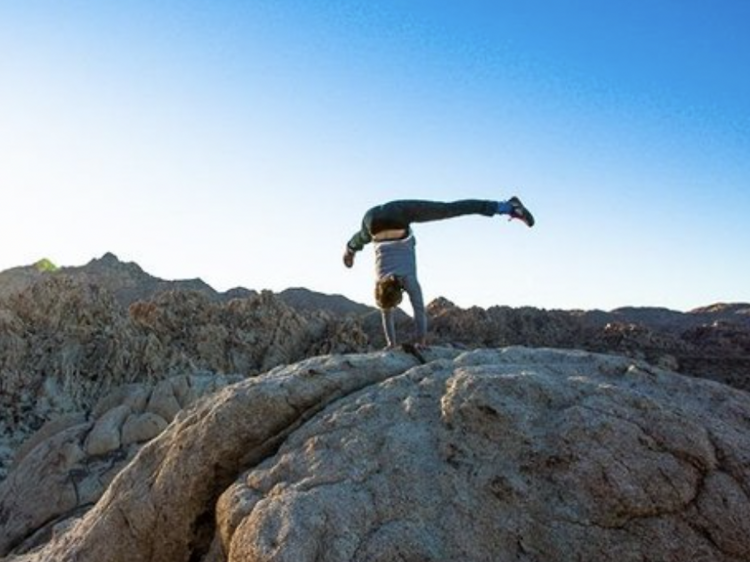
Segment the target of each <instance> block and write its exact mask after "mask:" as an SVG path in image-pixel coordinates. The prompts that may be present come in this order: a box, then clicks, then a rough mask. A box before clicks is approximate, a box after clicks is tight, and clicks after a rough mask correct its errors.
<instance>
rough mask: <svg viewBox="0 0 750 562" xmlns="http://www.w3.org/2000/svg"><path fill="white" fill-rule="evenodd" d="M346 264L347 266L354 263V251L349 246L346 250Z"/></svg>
mask: <svg viewBox="0 0 750 562" xmlns="http://www.w3.org/2000/svg"><path fill="white" fill-rule="evenodd" d="M344 265H345V266H346V267H352V266H353V265H354V252H352V251H351V250H350V249H349V248H347V249H346V252H344Z"/></svg>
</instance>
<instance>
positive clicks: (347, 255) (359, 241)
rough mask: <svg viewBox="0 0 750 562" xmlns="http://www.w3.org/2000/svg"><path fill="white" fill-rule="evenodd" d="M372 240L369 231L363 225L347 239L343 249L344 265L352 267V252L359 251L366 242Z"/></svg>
mask: <svg viewBox="0 0 750 562" xmlns="http://www.w3.org/2000/svg"><path fill="white" fill-rule="evenodd" d="M371 241H372V236H371V235H370V231H369V230H368V229H367V228H366V227H365V226H364V225H363V226H362V228H361V229H360V230H359V231H358V232H357V233H356V234H355V235H354V236H352V237H351V238H350V239H349V242H347V243H346V250H345V251H344V265H345V266H346V267H352V266H353V265H354V254H356V253H357V252H359V251H360V250H361V249H362V248H364V247H365V245H366V244H369V243H370V242H371Z"/></svg>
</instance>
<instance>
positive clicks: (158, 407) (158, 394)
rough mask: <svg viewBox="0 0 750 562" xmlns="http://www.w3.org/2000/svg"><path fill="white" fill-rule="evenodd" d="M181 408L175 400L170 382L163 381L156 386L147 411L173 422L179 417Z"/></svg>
mask: <svg viewBox="0 0 750 562" xmlns="http://www.w3.org/2000/svg"><path fill="white" fill-rule="evenodd" d="M180 408H181V406H180V403H179V402H178V401H177V398H175V395H174V390H173V389H172V383H171V381H170V380H164V381H161V382H160V383H159V384H157V385H156V388H154V390H153V392H152V393H151V398H149V400H148V405H147V406H146V410H148V411H149V412H151V413H153V414H156V415H157V416H160V417H162V418H163V419H165V420H167V421H168V422H169V421H172V418H174V417H175V416H176V415H177V412H179V411H180Z"/></svg>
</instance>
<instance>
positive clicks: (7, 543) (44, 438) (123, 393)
mask: <svg viewBox="0 0 750 562" xmlns="http://www.w3.org/2000/svg"><path fill="white" fill-rule="evenodd" d="M238 380H240V378H239V377H225V376H221V375H202V376H201V375H199V376H193V375H191V376H177V377H173V378H170V379H166V380H163V381H161V382H159V383H158V384H156V385H145V384H130V385H126V386H123V387H120V388H117V389H115V390H113V391H112V392H111V393H110V394H108V395H107V396H105V397H104V398H102V399H101V400H100V401H99V403H98V404H96V406H95V407H94V408H93V410H92V411H91V412H90V413H88V415H86V414H73V415H67V416H62V417H59V418H57V419H55V420H54V421H51V422H48V423H47V424H45V425H44V426H43V427H42V428H41V429H40V430H39V431H38V432H37V433H35V434H34V435H33V437H32V438H31V439H29V440H28V441H26V442H25V443H24V445H23V446H22V447H21V448H20V450H19V452H18V454H17V455H16V458H15V462H14V466H13V468H12V470H11V473H10V476H9V477H8V479H7V480H6V481H5V482H3V483H2V484H0V553H4V552H7V551H8V550H9V549H11V548H17V549H20V550H26V549H28V548H31V547H33V546H35V545H37V544H38V543H40V542H44V541H46V540H48V539H49V537H50V534H51V533H52V531H53V529H54V528H55V526H56V525H58V524H59V523H60V521H61V520H62V521H64V520H65V519H66V518H69V517H70V516H71V514H73V515H75V514H78V513H81V512H82V511H85V510H86V509H88V508H90V507H91V506H92V505H93V504H94V503H96V501H97V500H98V499H99V498H100V497H101V495H102V493H103V492H104V490H105V489H106V488H107V486H108V485H109V484H110V482H111V481H112V479H113V478H114V477H115V476H116V475H117V473H118V472H119V471H120V470H121V469H122V468H123V467H124V466H125V465H126V464H127V463H128V462H129V461H130V460H132V459H133V457H134V456H135V454H136V453H137V452H138V450H139V449H140V448H141V446H142V445H143V444H144V443H147V442H148V441H150V440H152V439H153V438H155V437H157V436H158V435H159V434H160V433H162V432H163V431H164V430H165V429H166V428H167V426H168V423H169V422H170V421H172V419H174V418H175V417H176V416H177V415H178V414H179V412H180V411H182V410H184V409H185V408H188V407H189V406H190V405H192V404H193V403H195V402H196V401H197V400H199V399H200V398H201V397H202V396H205V395H208V394H212V393H214V392H216V391H217V390H218V389H221V388H224V387H225V386H227V384H229V383H233V382H237V381H238Z"/></svg>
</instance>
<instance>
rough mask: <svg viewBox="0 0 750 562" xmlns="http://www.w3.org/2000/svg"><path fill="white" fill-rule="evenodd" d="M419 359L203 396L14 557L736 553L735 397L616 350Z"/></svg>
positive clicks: (245, 384)
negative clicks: (67, 518) (82, 509)
mask: <svg viewBox="0 0 750 562" xmlns="http://www.w3.org/2000/svg"><path fill="white" fill-rule="evenodd" d="M423 355H424V356H425V359H426V361H427V362H426V364H424V365H422V364H420V362H419V361H418V360H417V359H416V358H415V357H413V356H411V355H408V354H405V353H400V352H388V353H386V352H380V353H374V354H369V355H346V356H328V357H320V358H315V359H310V360H306V361H303V362H300V363H297V364H294V365H290V366H287V367H278V368H275V369H273V370H272V371H270V372H268V373H267V374H264V375H262V376H259V377H257V378H253V379H248V380H246V381H242V382H239V383H237V384H235V385H233V386H229V387H227V388H225V389H223V390H221V391H220V392H218V393H217V394H215V395H213V396H212V397H210V398H208V399H205V400H203V401H201V402H199V403H198V404H196V406H195V407H193V408H191V409H190V410H188V411H187V412H184V413H181V414H180V415H179V416H177V418H176V419H175V420H174V422H173V423H172V424H171V425H170V426H169V427H168V428H167V430H166V431H165V432H164V433H163V434H162V435H161V436H160V438H159V439H157V440H153V441H151V442H150V443H149V444H148V445H146V446H145V447H144V448H143V449H141V451H140V453H139V454H138V455H137V456H136V457H135V458H134V459H133V461H132V462H131V463H130V464H129V465H128V466H127V467H126V468H125V469H124V470H123V471H122V472H121V473H120V475H119V477H118V478H116V479H115V480H114V481H113V482H112V483H111V485H110V486H109V488H108V490H107V492H106V494H105V495H104V496H102V498H101V499H100V500H99V502H98V503H97V504H96V506H95V507H94V508H93V509H91V510H90V511H89V512H88V513H87V514H86V515H84V516H83V517H82V518H81V519H80V520H79V521H77V522H76V523H74V524H72V525H70V526H69V527H68V530H67V531H64V530H63V532H62V533H61V534H60V535H59V536H56V537H53V538H52V539H51V540H50V541H49V542H48V543H47V544H46V545H45V546H44V547H43V548H41V549H40V550H38V551H35V552H33V553H29V554H26V555H24V556H20V557H19V558H18V559H17V560H18V561H19V562H37V561H42V560H55V561H60V562H66V561H73V560H76V561H79V562H81V561H82V562H85V561H89V560H90V561H94V560H96V561H112V562H114V561H120V560H123V561H125V560H128V561H131V560H132V561H136V562H137V561H141V560H159V561H164V562H168V561H177V560H196V561H200V560H202V561H204V562H219V561H227V562H235V561H247V562H254V561H266V560H274V561H276V562H284V561H289V562H305V561H308V560H309V561H313V560H319V559H325V560H327V561H330V562H337V561H351V560H362V561H365V560H368V561H376V560H382V561H390V560H435V561H438V560H477V561H479V560H529V561H531V560H561V561H566V560H599V561H604V562H606V561H609V560H611V561H615V560H617V561H625V562H628V561H633V562H635V561H641V560H645V559H649V560H706V561H708V560H711V561H726V562H739V561H742V560H747V559H750V539H748V537H750V517H748V516H747V515H748V513H750V499H749V498H750V395H748V394H747V393H745V392H742V391H738V390H734V389H732V388H730V387H727V386H724V385H720V384H716V383H713V382H710V381H705V380H700V379H693V378H689V377H684V376H681V375H677V374H675V373H671V372H668V371H664V370H661V369H657V368H655V367H651V366H649V365H648V364H647V363H645V362H640V361H634V360H632V359H629V358H627V357H623V356H607V355H597V354H592V353H586V352H570V351H558V350H553V349H528V348H521V347H514V348H507V349H497V350H478V351H469V352H459V351H457V350H452V349H440V348H432V349H430V350H427V351H425V352H424V354H423ZM1 519H2V518H1V517H0V520H1Z"/></svg>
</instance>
